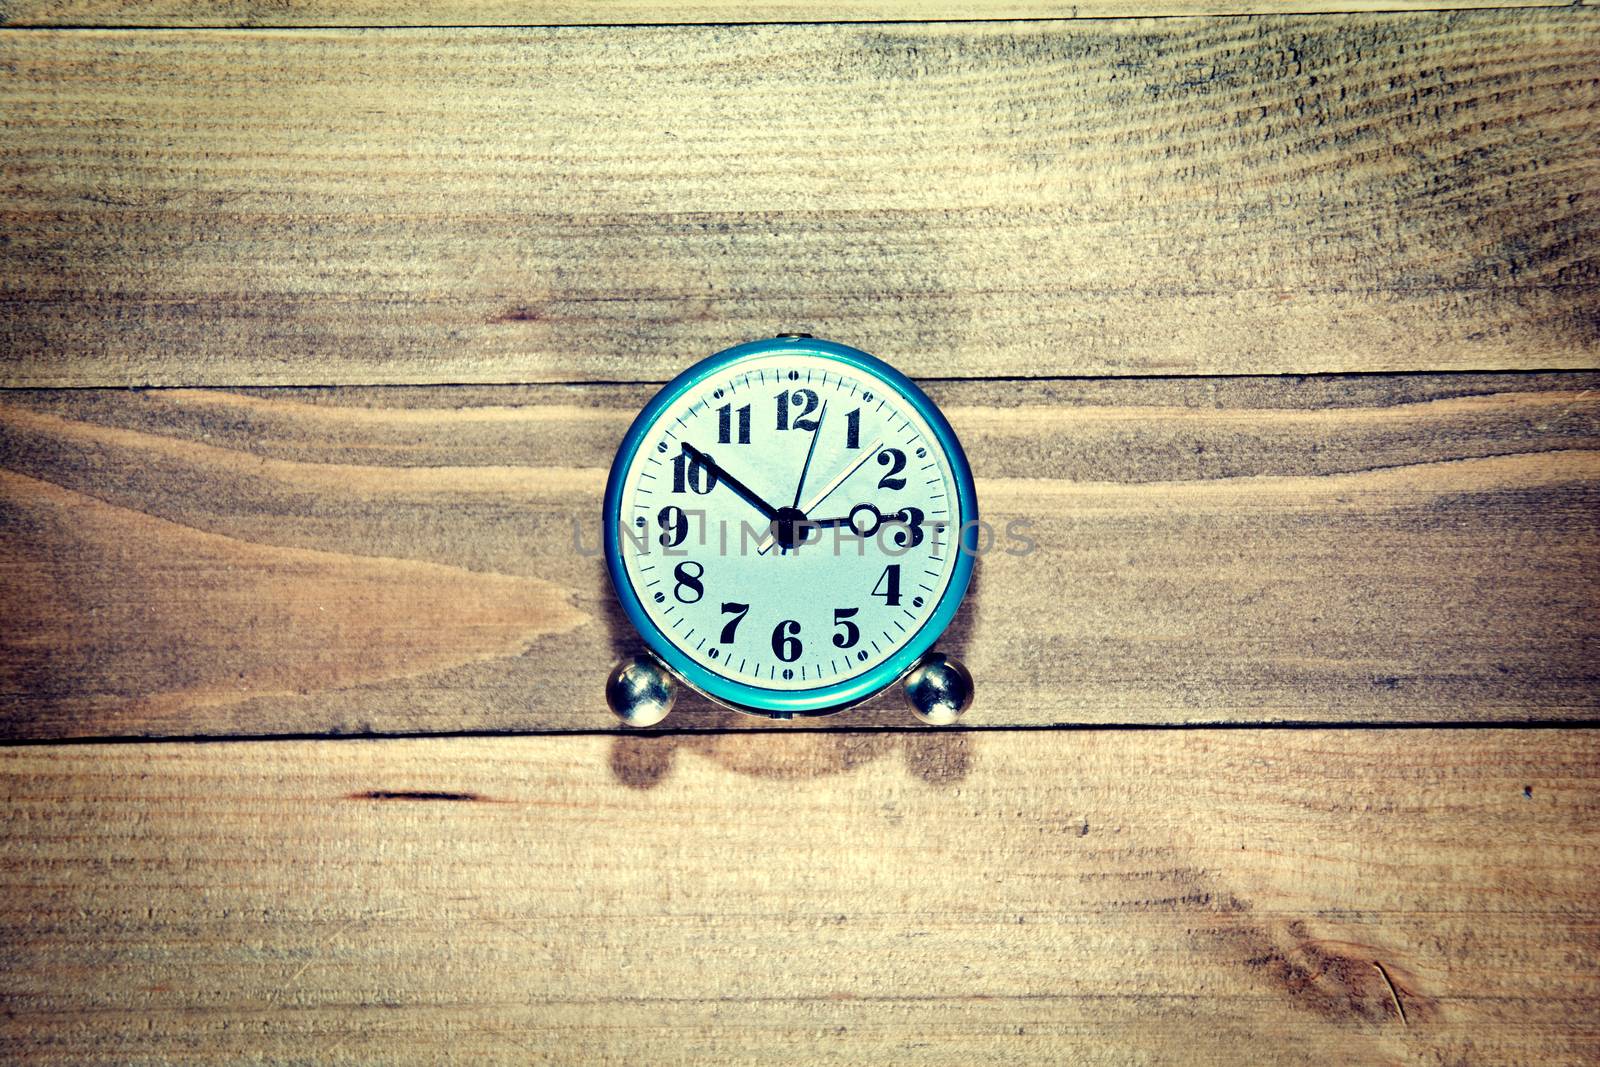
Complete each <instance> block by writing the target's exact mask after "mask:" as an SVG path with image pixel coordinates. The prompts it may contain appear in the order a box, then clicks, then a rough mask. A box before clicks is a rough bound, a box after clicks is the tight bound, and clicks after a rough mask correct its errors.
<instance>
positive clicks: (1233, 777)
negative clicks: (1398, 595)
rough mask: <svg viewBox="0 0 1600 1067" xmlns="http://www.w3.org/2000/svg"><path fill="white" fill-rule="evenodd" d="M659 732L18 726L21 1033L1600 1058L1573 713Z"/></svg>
mask: <svg viewBox="0 0 1600 1067" xmlns="http://www.w3.org/2000/svg"><path fill="white" fill-rule="evenodd" d="M682 741H683V739H672V738H659V739H645V738H628V739H623V738H615V739H613V738H604V737H561V738H536V739H493V740H451V741H442V740H430V741H384V742H359V741H351V742H294V743H278V742H266V743H247V744H238V743H234V744H216V745H170V744H169V745H154V746H120V745H119V746H105V747H102V746H85V747H71V748H55V749H36V748H29V749H20V750H18V749H11V750H8V751H5V752H3V753H0V790H3V791H4V798H5V805H6V810H7V812H8V817H7V818H6V819H5V820H4V821H3V822H0V854H3V857H4V862H3V863H0V885H3V890H4V891H3V892H0V958H3V960H4V964H5V966H4V973H5V975H6V977H5V979H4V982H5V985H6V993H5V1006H6V1012H5V1015H4V1018H3V1021H0V1034H3V1040H4V1042H5V1045H6V1047H7V1050H8V1052H7V1058H8V1059H9V1060H10V1061H11V1062H22V1063H40V1064H49V1063H60V1064H73V1065H74V1067H79V1065H87V1064H101V1063H116V1064H125V1063H134V1062H137V1063H169V1062H171V1063H179V1062H182V1063H188V1062H196V1061H201V1060H203V1061H206V1062H242V1061H253V1062H276V1063H291V1062H292V1063H319V1064H341V1063H385V1064H402V1063H428V1064H435V1063H547V1062H548V1063H554V1062H560V1063H592V1064H623V1063H651V1064H667V1065H671V1064H690V1063H694V1064H707V1063H710V1064H720V1063H751V1062H761V1063H773V1062H797V1061H804V1062H806V1063H814V1064H846V1063H849V1064H859V1063H891V1062H892V1063H908V1064H950V1065H961V1067H967V1065H972V1064H988V1063H1058V1062H1084V1061H1090V1062H1118V1063H1145V1062H1163V1063H1170V1062H1183V1063H1193V1064H1226V1065H1233V1064H1238V1063H1241V1062H1249V1063H1267V1062H1271V1063H1307V1064H1313V1063H1314V1064H1325V1063H1329V1062H1338V1063H1352V1064H1368V1063H1371V1064H1392V1063H1397V1062H1425V1063H1464V1062H1472V1063H1539V1064H1581V1063H1592V1062H1594V1060H1595V1059H1596V1057H1600V1026H1597V1024H1596V1020H1597V1019H1600V1011H1597V1010H1596V1009H1597V1007H1600V964H1597V960H1600V927H1597V922H1596V909H1597V906H1600V896H1597V892H1600V891H1597V889H1596V883H1595V880H1594V878H1593V874H1592V872H1593V870H1594V868H1595V865H1596V863H1597V862H1600V836H1597V834H1600V831H1597V829H1596V828H1597V827H1600V794H1597V789H1596V786H1597V781H1596V777H1597V773H1596V772H1597V769H1600V742H1597V738H1596V734H1595V733H1594V732H1593V731H1588V730H1581V731H1573V730H1567V731H1560V732H1547V731H1535V732H1510V731H1446V732H1435V731H1410V730H1407V731H1344V732H1325V731H1225V732H1184V733H1165V732H1163V733H1116V732H1112V733H1051V734H1032V733H1028V734H1017V733H970V732H944V733H938V734H931V735H930V734H926V733H924V734H910V735H877V736H872V735H868V736H859V735H858V736H851V735H840V734H816V733H813V734H805V733H790V734H775V733H764V734H744V735H723V736H721V737H718V738H715V739H714V740H712V739H706V741H707V744H706V745H705V746H703V747H698V748H693V749H690V750H687V751H682V752H679V753H678V758H677V759H676V760H675V761H674V762H673V763H672V764H671V766H669V767H668V768H667V770H666V772H665V773H662V774H655V771H656V770H657V768H656V760H657V756H656V750H658V749H662V748H664V747H667V746H670V745H674V744H679V743H681V742H682ZM902 746H912V747H909V748H904V749H903V750H902ZM641 765H642V766H644V767H645V768H646V770H647V771H648V772H650V773H651V774H652V775H654V776H653V777H649V778H647V779H646V780H644V781H640V780H639V779H638V777H637V775H638V770H639V768H640V766H641ZM643 786H648V788H643ZM731 813H737V815H733V814H731ZM1402 1013H1403V1015H1402Z"/></svg>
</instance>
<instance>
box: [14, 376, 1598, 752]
mask: <svg viewBox="0 0 1600 1067" xmlns="http://www.w3.org/2000/svg"><path fill="white" fill-rule="evenodd" d="M1597 384H1600V378H1597V376H1595V375H1592V374H1548V375H1504V376H1449V375H1447V376H1438V377H1429V376H1399V377H1356V378H1310V379H1286V378H1264V379H1220V380H1203V379H1200V380H1184V379H1177V380H1161V381H1133V380H1126V379H1122V380H1107V381H1056V382H1020V383H1019V382H933V383H928V388H929V389H930V390H931V393H932V396H933V397H934V399H935V400H936V401H937V402H938V403H939V404H940V405H941V406H942V407H943V409H944V410H945V411H946V412H947V413H948V415H949V417H950V419H951V421H952V423H953V424H954V426H955V428H956V430H957V432H958V433H959V434H960V435H961V438H962V440H963V442H964V443H965V445H966V448H967V451H968V453H969V455H970V457H971V460H972V463H973V466H974V470H975V473H976V476H977V484H978V495H979V500H980V505H981V509H982V513H983V514H984V516H985V517H986V520H987V521H988V522H989V523H990V524H991V525H992V527H993V529H994V531H995V542H994V546H993V549H992V550H991V551H989V552H988V553H987V554H986V555H985V556H984V557H983V558H982V560H981V561H980V562H979V563H978V565H977V570H976V575H975V578H974V584H973V587H972V591H971V593H970V594H969V597H968V603H967V607H966V608H965V609H964V610H963V612H962V613H961V615H959V616H958V618H957V620H956V622H955V624H954V626H953V627H952V629H951V631H950V632H949V634H948V635H947V636H946V638H945V640H944V641H943V643H942V645H941V647H943V648H945V649H947V650H948V651H951V652H952V653H954V654H956V655H958V656H959V657H960V658H961V659H963V660H964V661H965V662H966V663H967V664H968V665H969V667H970V668H971V669H972V671H973V673H974V675H975V676H976V678H977V681H978V700H977V704H976V706H975V707H974V709H973V711H972V713H971V721H972V722H974V723H975V724H979V725H1014V724H1052V723H1072V722H1088V723H1138V724H1160V723H1213V722H1224V723H1243V722H1263V721H1282V720H1292V721H1317V722H1390V721H1393V722H1456V721H1526V720H1541V719H1574V718H1578V719H1588V718H1593V717H1594V716H1595V713H1596V711H1597V709H1600V686H1597V684H1596V677H1595V664H1596V663H1597V662H1600V629H1597V627H1600V620H1597V618H1596V615H1595V612H1594V605H1595V604H1596V603H1600V568H1597V567H1596V566H1595V560H1596V558H1597V550H1600V450H1597V443H1600V389H1597V388H1596V386H1597ZM651 392H652V389H651V388H650V387H638V386H625V387H624V386H581V387H580V386H545V387H482V388H474V387H454V388H402V389H397V388H368V389H355V388H343V389H321V390H261V391H244V392H226V391H215V390H171V391H167V390H156V391H146V392H125V391H99V390H88V391H41V392H12V393H9V394H5V395H4V396H3V397H0V603H3V604H5V605H6V611H7V616H8V618H7V623H6V625H5V626H3V627H0V734H3V735H5V736H10V737H69V736H79V737H81V736H107V735H117V736H123V735H135V736H148V735H175V736H189V735H197V734H200V735H232V734H251V735H254V734H283V733H312V734H321V733H325V732H365V731H376V732H400V733H406V732H413V731H458V730H519V731H523V730H526V731H539V730H560V729H605V728H609V727H610V726H611V725H612V723H613V720H612V719H611V717H610V716H609V714H608V713H607V711H606V710H605V707H604V705H603V702H602V700H601V684H602V681H603V678H604V676H605V673H606V671H607V670H608V668H609V666H610V665H611V663H612V662H613V661H614V660H615V659H616V658H617V657H619V656H622V655H624V654H627V653H629V652H632V651H635V650H637V649H638V648H640V645H639V643H638V639H637V636H636V635H635V634H634V633H633V632H632V631H631V629H630V628H629V626H628V624H627V622H626V620H625V619H624V618H623V617H622V616H621V614H620V612H619V610H618V609H617V607H616V605H615V600H614V597H613V594H612V592H611V589H610V585H609V582H608V581H607V579H606V576H605V570H604V566H603V564H602V562H601V560H600V559H599V558H597V554H598V553H597V546H598V543H599V514H600V494H601V491H602V488H603V485H604V480H605V475H606V470H607V468H608V467H609V464H610V462H611V459H612V456H613V454H614V451H615V449H616V446H617V442H618V441H619V440H620V439H621V437H622V435H623V432H624V431H625V430H626V428H627V425H628V423H629V421H630V420H631V419H632V417H633V415H634V414H635V413H636V412H637V411H638V409H639V408H640V406H642V405H643V403H644V402H645V401H646V400H647V399H648V397H649V395H650V393H651ZM1014 524H1021V525H1014ZM1028 541H1031V542H1033V544H1034V546H1035V547H1034V548H1033V550H1032V551H1028V545H1027V543H1026V542H1028ZM848 721H849V722H852V723H875V724H880V725H882V724H892V725H907V724H909V722H910V720H909V717H908V716H907V715H906V713H905V712H904V710H903V709H902V708H901V706H900V703H899V700H898V697H888V698H885V699H882V700H880V701H879V702H878V703H877V704H875V705H874V706H873V707H871V708H869V709H866V710H863V711H860V712H854V713H852V714H851V716H850V717H849V719H848ZM761 722H762V720H756V719H749V718H746V717H743V716H739V715H736V714H733V713H723V712H719V711H716V710H713V709H712V708H711V707H710V706H708V705H707V704H705V703H704V702H702V701H699V700H697V699H694V698H686V699H685V700H684V701H683V702H682V703H681V704H680V706H679V709H678V710H677V711H675V712H674V715H673V717H672V718H671V719H669V720H668V725H669V726H676V727H679V728H688V729H698V728H733V727H738V726H750V725H758V724H760V723H761Z"/></svg>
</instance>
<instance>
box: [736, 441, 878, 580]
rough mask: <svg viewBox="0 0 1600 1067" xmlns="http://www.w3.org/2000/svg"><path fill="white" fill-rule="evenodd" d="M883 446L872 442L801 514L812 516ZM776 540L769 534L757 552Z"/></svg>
mask: <svg viewBox="0 0 1600 1067" xmlns="http://www.w3.org/2000/svg"><path fill="white" fill-rule="evenodd" d="M882 444H883V438H881V437H880V438H878V439H877V440H876V441H874V442H872V444H870V445H868V446H867V447H866V448H864V449H862V450H861V455H860V456H859V457H858V458H857V459H856V460H855V462H853V463H851V464H850V466H848V467H846V468H845V469H844V470H842V471H840V472H839V473H838V474H835V475H834V476H833V477H832V478H829V479H828V484H827V485H824V486H823V487H822V488H821V489H818V490H817V491H816V493H815V494H813V495H812V497H811V499H810V500H807V501H806V502H805V504H803V505H802V506H801V508H800V510H801V512H803V513H804V514H807V515H809V514H811V509H812V508H814V507H816V506H817V505H818V504H820V503H822V502H823V501H824V500H826V499H828V497H830V496H832V495H833V491H834V490H835V489H837V488H839V487H840V486H841V485H843V484H844V483H845V479H847V478H849V477H850V476H851V475H852V474H854V473H855V472H856V471H858V470H860V469H861V465H862V464H863V463H865V462H866V461H867V460H869V459H871V458H872V457H873V456H876V455H877V454H878V446H880V445H882ZM774 540H776V538H775V537H774V536H773V535H772V534H770V533H769V534H767V536H766V537H764V538H762V540H761V543H760V544H758V545H756V552H758V553H765V552H766V551H767V549H769V548H771V547H772V542H773V541H774Z"/></svg>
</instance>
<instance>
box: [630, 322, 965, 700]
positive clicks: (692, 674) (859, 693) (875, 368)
mask: <svg viewBox="0 0 1600 1067" xmlns="http://www.w3.org/2000/svg"><path fill="white" fill-rule="evenodd" d="M775 353H793V354H796V355H810V356H822V357H825V358H830V359H836V360H839V361H840V362H843V363H847V364H849V365H851V366H853V367H856V368H857V369H859V370H863V371H866V372H868V373H870V374H875V375H877V376H878V377H880V378H882V379H883V380H884V381H886V382H888V383H889V384H890V385H891V386H893V387H894V388H895V389H896V390H898V391H899V392H900V394H901V395H902V396H904V397H905V399H906V401H907V403H909V404H910V405H911V406H912V407H913V408H915V409H916V411H917V413H918V414H919V415H921V416H922V418H923V420H924V421H925V422H927V424H928V426H929V427H930V428H931V429H932V430H933V433H934V436H935V437H937V438H938V439H939V444H940V446H941V447H942V448H943V449H944V451H945V454H946V455H947V456H949V457H950V466H951V473H952V475H953V476H954V477H955V482H956V495H957V498H958V503H959V507H960V511H959V518H960V524H959V530H960V537H961V542H962V544H961V550H960V551H958V552H957V553H956V565H955V570H954V572H953V573H952V574H951V576H950V584H949V585H948V586H946V587H945V591H944V593H943V595H942V596H940V598H939V602H938V604H936V605H935V606H934V610H933V614H931V615H930V616H928V619H927V621H926V622H924V623H923V624H922V626H921V628H920V629H918V630H917V632H916V633H915V634H913V635H912V636H911V640H909V641H908V642H906V644H905V645H904V646H902V647H901V649H900V651H898V652H896V653H895V654H894V655H893V656H890V657H889V658H888V659H886V660H884V661H883V662H882V663H880V664H878V665H877V666H875V667H873V668H872V669H871V670H868V671H866V672H864V673H863V674H861V675H858V676H857V677H854V678H850V679H847V680H845V681H843V682H837V683H835V684H833V685H828V686H819V687H817V688H815V689H792V690H783V691H778V690H772V689H762V688H760V687H758V686H753V685H749V684H748V683H745V682H738V681H734V680H732V679H729V678H724V677H723V676H721V675H719V674H715V673H713V672H712V671H710V670H709V669H707V668H705V667H703V666H701V665H700V664H699V663H696V662H695V661H694V660H692V659H690V658H689V657H688V656H687V655H686V654H685V653H683V652H682V651H680V650H679V649H678V648H677V646H675V645H674V644H673V643H672V642H671V641H670V640H668V638H667V635H666V634H665V633H664V632H663V631H662V630H661V628H660V627H659V626H657V625H656V624H655V623H654V622H653V621H651V619H650V617H649V615H648V614H646V612H645V610H644V605H643V604H642V603H641V602H640V600H639V598H638V596H637V595H636V594H635V593H634V591H633V586H632V584H631V583H630V582H629V581H628V576H627V571H626V569H625V567H624V565H623V562H622V546H621V534H620V531H619V530H618V522H619V520H620V518H621V515H622V483H623V479H624V478H625V476H626V474H627V471H628V467H629V465H630V464H631V463H632V462H633V457H634V454H635V453H636V452H638V450H639V446H640V444H642V443H643V440H644V436H645V434H646V432H647V431H648V430H649V429H650V427H651V426H652V425H653V424H654V423H655V421H656V417H657V416H658V415H660V414H661V412H662V411H663V410H665V409H666V407H667V406H668V405H670V404H671V403H672V402H673V401H674V400H676V399H678V397H680V396H682V395H683V394H684V393H685V392H687V391H688V390H690V389H692V388H693V387H694V386H696V385H698V384H699V383H700V382H702V381H704V380H705V379H707V378H709V377H711V376H713V375H715V374H718V373H720V372H722V371H725V370H727V369H729V368H730V367H732V366H733V365H734V364H737V363H740V362H742V361H744V360H747V359H752V358H755V357H757V356H769V355H773V354H775ZM604 507H605V510H604V512H603V513H602V521H601V527H602V530H603V531H604V542H605V557H606V570H607V571H608V572H610V575H611V585H612V588H614V589H615V590H616V593H617V599H618V600H619V601H620V602H621V603H622V610H623V612H624V613H625V614H626V615H627V616H628V621H629V622H631V623H632V624H633V627H634V629H635V630H637V631H638V633H639V636H640V637H641V638H643V639H644V643H645V644H646V645H647V646H649V648H650V651H651V652H652V653H654V654H655V656H656V657H657V658H658V659H660V660H661V662H663V663H664V664H666V665H667V667H669V668H670V669H671V670H672V671H673V672H674V673H675V674H677V675H678V677H680V678H682V679H683V680H684V681H685V682H687V683H688V684H689V685H690V686H692V687H693V688H695V689H697V690H699V691H700V692H702V693H704V694H705V695H706V696H708V697H711V698H712V699H714V700H717V701H720V702H722V703H724V704H728V705H731V706H732V707H734V708H737V709H738V710H740V711H748V712H751V713H753V714H757V715H779V716H788V715H827V714H831V713H832V712H835V711H842V710H844V709H845V708H847V707H849V706H850V705H852V704H857V703H860V702H861V701H863V700H865V699H867V698H868V697H870V696H873V695H874V694H876V693H877V692H879V691H880V690H882V689H884V688H886V687H888V686H890V685H893V684H894V683H895V682H896V681H898V680H899V679H900V677H901V676H902V675H904V674H905V673H906V671H908V670H910V669H911V667H912V666H913V665H914V664H915V663H916V661H917V660H919V659H921V658H922V656H923V655H924V654H925V653H926V652H927V651H928V649H930V648H932V647H933V644H934V642H935V641H937V640H938V639H939V638H940V637H942V636H943V635H944V632H945V630H946V629H948V628H949V626H950V623H951V622H952V621H954V619H955V616H956V611H957V610H958V609H959V608H960V607H961V599H962V597H964V596H965V595H966V592H967V585H968V583H969V582H970V581H971V579H972V561H973V557H974V555H975V554H976V551H977V544H978V531H977V525H976V524H977V519H978V494H977V491H976V490H975V489H974V487H973V484H972V468H971V466H970V465H969V464H968V463H967V455H966V453H965V452H963V451H962V449H961V442H960V441H958V440H957V439H956V434H955V431H954V430H952V429H951V428H950V423H949V422H947V421H946V420H945V417H944V414H943V413H942V412H940V411H939V409H938V408H937V407H936V406H935V405H934V403H933V401H932V400H929V399H928V396H927V394H926V393H924V392H923V391H922V390H921V389H919V388H918V387H917V385H916V383H915V382H913V381H912V380H911V379H910V378H907V377H906V376H905V375H904V374H901V373H900V372H899V371H898V370H895V369H894V368H893V367H891V366H890V365H889V364H887V363H885V362H884V361H883V360H881V359H878V358H877V357H876V356H872V355H868V354H867V353H866V352H863V351H861V350H860V349H858V348H851V347H850V346H849V345H842V344H839V343H837V342H835V341H823V340H819V339H817V338H813V337H798V336H785V337H774V338H768V339H765V340H760V341H749V342H746V343H745V344H742V345H735V346H734V347H732V348H728V349H724V350H723V351H721V352H718V353H716V354H715V355H711V356H707V357H706V358H705V359H702V360H701V361H700V362H698V363H696V364H694V365H693V366H692V367H689V368H688V369H687V370H685V371H684V372H683V373H682V374H679V375H678V376H677V377H676V378H674V379H672V380H671V381H670V382H668V383H667V384H666V385H664V386H662V388H661V391H660V392H658V393H657V394H656V395H655V396H654V397H653V398H652V399H651V401H650V402H649V403H648V404H646V405H645V406H644V410H642V411H640V412H639V414H638V416H637V417H636V418H635V419H634V420H633V425H632V426H630V427H628V432H627V434H626V435H625V436H624V437H623V439H622V444H621V445H619V446H618V448H617V457H616V459H615V460H614V461H613V462H612V464H611V475H610V477H609V478H608V479H607V480H606V495H605V504H604Z"/></svg>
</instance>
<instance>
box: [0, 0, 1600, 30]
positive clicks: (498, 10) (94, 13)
mask: <svg viewBox="0 0 1600 1067" xmlns="http://www.w3.org/2000/svg"><path fill="white" fill-rule="evenodd" d="M1581 3H1582V0H1079V2H1077V3H1062V2H1059V0H974V2H969V3H964V4H958V3H954V2H953V0H818V2H816V3H800V2H798V0H687V2H685V3H681V4H672V5H670V6H668V5H663V4H659V3H651V2H650V0H539V2H537V3H515V2H512V0H480V2H468V0H396V2H394V3H386V4H380V3H373V2H371V0H362V2H357V0H293V2H285V0H140V2H137V3H136V2H131V0H0V26H150V27H154V26H161V27H167V26H180V27H181V26H241V27H259V26H499V25H506V26H528V25H537V26H566V25H579V26H581V25H601V26H605V25H650V24H670V25H687V24H692V23H755V22H812V23H818V22H856V21H882V22H901V21H922V20H941V21H942V20H949V19H959V20H963V21H972V20H978V19H1079V18H1114V17H1119V16H1122V17H1150V16H1172V15H1252V14H1257V15H1280V14H1285V13H1300V12H1349V11H1433V10H1459V9H1470V8H1485V7H1513V8H1521V7H1560V6H1564V5H1565V6H1572V7H1576V6H1579V5H1580V4H1581Z"/></svg>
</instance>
